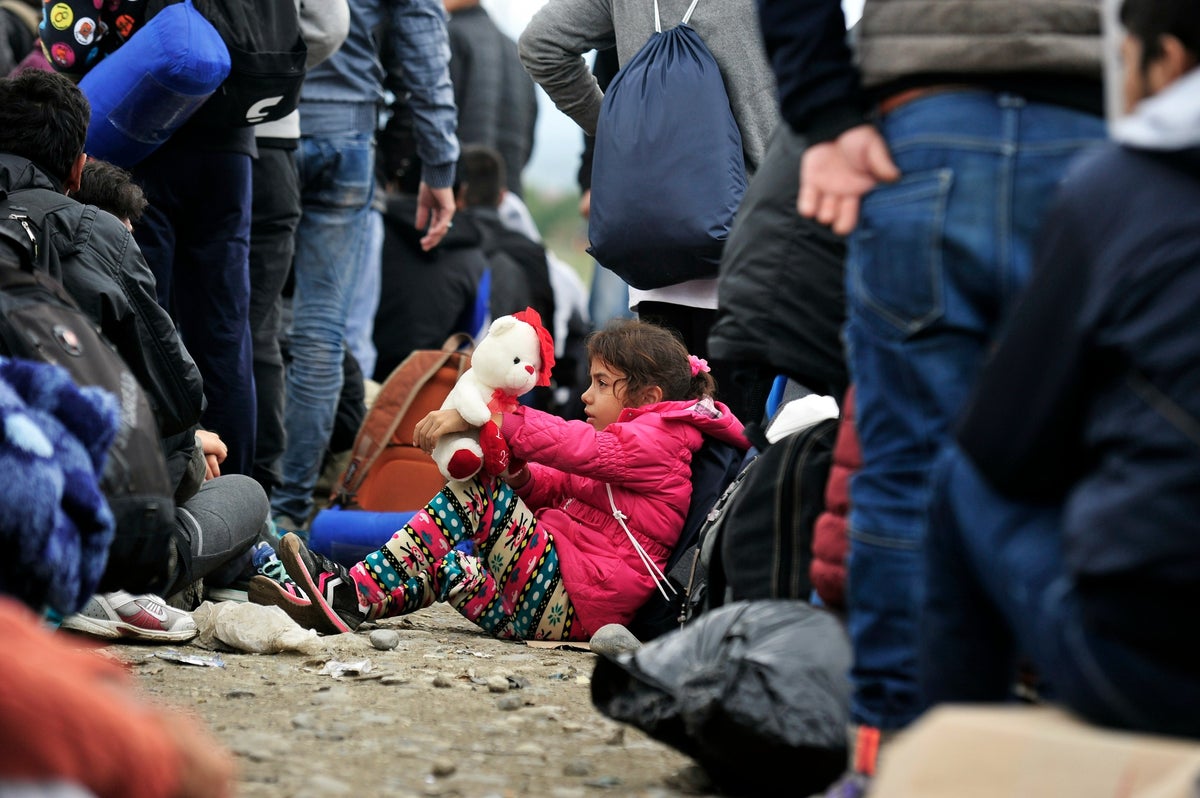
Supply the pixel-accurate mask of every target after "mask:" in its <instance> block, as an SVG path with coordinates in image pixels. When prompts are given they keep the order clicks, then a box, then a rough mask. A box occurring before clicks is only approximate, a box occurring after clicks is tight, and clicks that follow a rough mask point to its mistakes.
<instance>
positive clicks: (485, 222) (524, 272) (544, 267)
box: [460, 207, 554, 323]
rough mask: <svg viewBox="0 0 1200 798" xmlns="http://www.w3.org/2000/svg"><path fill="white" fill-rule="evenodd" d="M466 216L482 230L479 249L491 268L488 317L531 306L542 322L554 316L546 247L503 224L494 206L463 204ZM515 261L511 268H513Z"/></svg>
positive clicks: (549, 320)
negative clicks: (490, 314)
mask: <svg viewBox="0 0 1200 798" xmlns="http://www.w3.org/2000/svg"><path fill="white" fill-rule="evenodd" d="M460 215H461V216H468V217H470V218H471V220H472V221H474V222H475V224H476V225H478V226H479V230H480V232H481V233H482V234H483V241H482V242H481V244H480V246H482V247H483V253H484V254H485V255H487V259H488V264H489V265H490V266H491V268H492V297H491V303H490V306H491V310H492V318H498V317H500V316H506V315H508V314H510V313H517V312H519V311H522V310H524V309H525V308H526V307H527V306H528V307H532V308H533V309H534V310H536V311H537V312H538V315H540V316H541V317H542V319H543V320H544V321H545V322H546V323H550V322H551V321H552V320H553V319H554V286H553V285H551V283H550V266H549V264H548V263H546V248H545V247H543V246H542V245H541V244H539V243H538V242H536V241H533V240H531V239H530V238H529V237H527V236H525V235H524V234H522V233H518V232H517V231H515V230H510V229H509V228H508V227H505V225H504V222H502V221H500V214H499V213H498V212H497V211H496V210H495V209H494V208H478V207H477V208H467V210H466V212H465V213H463V214H460ZM514 264H515V268H514Z"/></svg>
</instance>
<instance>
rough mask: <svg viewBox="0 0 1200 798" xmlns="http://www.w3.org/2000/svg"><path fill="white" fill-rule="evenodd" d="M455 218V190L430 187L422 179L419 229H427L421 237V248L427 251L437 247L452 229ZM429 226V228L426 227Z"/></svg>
mask: <svg viewBox="0 0 1200 798" xmlns="http://www.w3.org/2000/svg"><path fill="white" fill-rule="evenodd" d="M453 218H454V191H453V190H452V189H450V188H449V187H447V188H430V187H429V186H427V185H425V182H424V181H421V187H420V188H419V189H418V190H417V220H416V226H417V229H418V230H425V235H424V236H422V237H421V249H422V250H424V251H425V252H428V251H429V250H431V249H433V248H434V247H436V246H437V245H438V244H439V243H440V242H441V240H442V237H443V236H445V235H446V231H447V230H449V229H450V220H451V219H453ZM427 226H428V229H426V227H427Z"/></svg>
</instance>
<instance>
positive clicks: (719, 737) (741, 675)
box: [592, 599, 851, 795]
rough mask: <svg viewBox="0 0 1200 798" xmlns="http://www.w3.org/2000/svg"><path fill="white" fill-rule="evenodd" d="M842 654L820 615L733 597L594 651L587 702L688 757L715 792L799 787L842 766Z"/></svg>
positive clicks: (786, 603)
mask: <svg viewBox="0 0 1200 798" xmlns="http://www.w3.org/2000/svg"><path fill="white" fill-rule="evenodd" d="M850 659H851V653H850V642H849V640H848V639H847V637H846V633H845V631H844V630H843V628H842V626H841V624H840V622H839V621H838V620H837V619H836V618H834V617H833V616H832V615H830V614H829V613H827V612H825V611H823V610H819V609H815V608H813V607H812V606H810V605H808V604H806V603H804V602H801V601H790V600H782V599H781V600H764V601H752V602H737V603H733V604H729V605H726V606H724V607H720V608H718V609H716V610H713V611H712V612H710V613H707V614H705V615H703V616H701V617H700V618H699V619H697V620H696V621H695V622H694V623H692V624H690V625H688V626H685V627H684V628H682V629H680V630H678V631H675V632H671V633H669V634H667V635H664V636H663V637H660V638H658V639H657V640H655V641H653V642H651V643H647V644H646V645H644V646H642V647H641V648H640V649H638V650H637V651H635V652H633V653H629V654H622V655H620V656H618V657H616V658H613V659H608V658H605V657H601V658H600V659H599V660H598V661H597V663H596V670H595V673H594V674H593V675H592V702H593V703H594V704H595V705H596V708H597V709H599V710H600V711H601V712H602V713H604V714H605V715H607V716H608V717H610V718H613V719H614V720H619V721H622V722H624V723H628V724H631V725H633V726H636V727H637V728H639V729H641V730H642V731H644V732H646V733H647V734H649V735H650V736H651V737H653V738H655V739H656V740H660V741H661V742H664V743H667V744H668V745H671V746H673V747H674V748H677V749H678V750H680V751H682V752H683V753H685V754H687V755H688V756H690V757H692V758H693V759H695V760H696V761H697V762H698V763H699V764H700V765H701V767H703V768H704V770H705V771H706V772H707V773H708V776H709V778H711V779H712V781H713V783H714V784H715V785H716V786H717V787H718V788H719V789H720V790H721V791H722V792H725V793H729V794H741V795H765V794H779V795H808V794H810V793H813V792H819V791H821V790H823V789H824V788H825V787H827V786H828V785H829V784H830V783H832V782H833V780H834V779H836V778H837V777H838V776H839V775H840V774H841V773H842V771H843V770H844V769H845V766H846V755H847V751H846V727H847V724H848V722H849V702H850V684H849V680H848V678H847V673H848V671H849V669H850Z"/></svg>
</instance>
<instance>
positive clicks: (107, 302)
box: [0, 70, 268, 639]
mask: <svg viewBox="0 0 1200 798" xmlns="http://www.w3.org/2000/svg"><path fill="white" fill-rule="evenodd" d="M90 115H91V112H90V108H89V106H88V102H87V99H86V98H85V97H84V95H83V93H82V92H81V91H80V90H79V88H78V87H77V86H76V85H75V84H73V83H71V81H69V80H68V79H66V78H64V77H62V76H61V75H57V74H55V73H52V72H42V71H37V70H27V71H25V72H21V73H19V74H18V75H16V76H14V77H12V78H8V79H4V80H0V189H3V190H4V191H5V192H6V194H7V201H8V202H10V203H14V204H16V203H18V202H19V204H20V206H21V208H22V213H23V214H25V215H26V216H27V217H28V219H29V224H30V226H31V227H32V228H33V229H35V230H37V231H39V233H40V241H41V244H40V245H41V246H43V247H46V248H48V249H50V250H51V253H49V254H50V255H52V257H46V258H44V260H45V262H46V263H48V264H49V269H50V270H51V275H50V276H51V277H54V278H57V279H59V280H61V282H62V283H63V285H64V287H65V288H66V289H67V292H68V293H69V294H71V296H72V297H73V298H74V299H75V301H76V302H77V303H78V304H79V306H80V308H81V309H82V310H83V312H84V313H85V314H87V315H88V317H89V318H90V319H91V320H92V321H93V322H94V323H95V324H96V325H97V326H98V327H99V328H100V329H101V331H102V332H103V333H104V335H105V337H106V338H107V339H108V340H109V341H110V342H111V343H112V344H113V345H114V347H115V348H116V350H117V352H118V353H119V354H120V355H121V357H122V359H123V360H124V361H125V362H126V364H127V365H128V366H129V368H130V371H131V372H132V373H133V375H134V376H135V377H136V378H137V380H138V382H139V384H140V385H141V387H142V388H143V389H144V390H145V392H146V396H147V399H148V400H149V401H150V404H151V409H152V410H153V411H154V416H155V420H156V421H157V426H158V434H159V437H160V438H162V439H163V441H164V451H166V452H168V453H171V454H175V453H178V455H179V456H176V457H169V458H168V459H169V475H170V476H171V478H172V479H173V483H172V484H175V485H176V486H177V495H176V498H177V499H178V501H179V503H180V504H181V506H179V507H177V508H176V523H175V525H174V528H173V529H170V530H164V535H165V534H170V535H171V538H172V540H170V541H169V542H168V543H167V545H166V546H165V550H166V552H167V555H166V557H165V559H164V561H163V562H162V568H161V572H160V573H159V574H157V575H151V576H148V578H147V580H146V581H147V583H149V584H153V585H155V587H154V588H153V589H155V590H156V592H158V593H160V594H161V595H165V596H170V595H171V594H172V593H174V592H177V591H179V590H181V589H182V588H183V587H185V586H187V585H189V584H191V583H193V582H195V580H196V579H198V578H199V577H200V576H203V575H205V574H207V573H210V572H212V571H213V570H214V569H216V568H219V567H220V566H222V565H225V564H226V563H228V562H229V561H230V559H231V558H234V557H236V556H237V555H239V554H241V553H242V552H244V551H246V550H247V549H248V548H249V546H250V545H251V543H252V542H253V539H254V537H255V535H257V534H258V532H259V530H260V529H261V527H262V525H263V523H264V522H265V520H266V517H267V512H268V509H267V505H266V500H265V496H263V494H262V489H261V488H259V487H258V485H257V483H253V482H252V481H248V480H247V481H245V482H243V481H242V480H241V479H239V480H234V481H224V482H221V483H220V487H219V488H217V489H204V490H202V489H201V488H200V485H201V483H202V482H203V481H204V477H205V476H206V475H207V474H209V473H213V475H214V476H215V475H216V473H219V471H217V472H212V469H213V468H214V467H215V468H219V462H218V460H219V458H220V456H221V455H220V452H221V448H222V445H221V444H220V442H219V440H217V441H212V440H210V441H209V443H208V444H207V446H208V448H209V449H210V450H211V451H210V452H204V451H203V448H204V446H205V444H204V443H203V441H202V442H201V444H200V446H197V443H196V434H195V433H196V424H197V422H198V420H199V417H200V409H201V407H202V406H203V402H204V386H203V381H202V380H201V378H200V374H199V372H198V370H197V369H196V366H195V363H194V362H193V361H192V359H191V356H190V355H189V354H188V351H187V349H186V348H185V347H184V345H183V343H182V341H180V339H179V336H178V335H177V333H176V332H175V325H174V323H173V321H172V320H171V317H170V316H169V315H168V314H167V313H166V311H164V310H163V309H162V308H161V307H160V306H159V305H158V302H157V301H156V300H155V291H154V276H153V274H152V273H151V272H150V269H149V267H148V266H147V265H146V262H145V260H144V259H143V258H142V256H141V253H140V251H139V250H138V247H137V245H136V243H135V242H134V241H133V239H132V237H131V235H130V232H129V229H128V226H126V225H125V224H124V223H122V222H121V221H120V220H119V219H117V218H115V217H114V216H113V215H112V214H110V213H107V212H104V211H101V210H99V209H97V208H96V207H94V206H90V205H85V204H82V203H80V202H78V201H76V200H75V199H73V198H70V197H69V195H71V194H74V193H76V192H78V191H80V190H81V189H83V190H84V191H85V197H86V189H84V187H83V186H82V182H83V177H84V166H85V162H86V158H85V156H84V153H83V146H84V141H85V140H86V137H87V127H88V121H89V119H90ZM89 174H90V175H91V176H92V177H93V179H94V178H95V177H97V176H99V177H100V178H101V180H100V181H99V182H102V183H103V182H104V178H105V177H106V176H111V175H110V173H108V172H103V171H100V172H97V171H96V170H95V169H94V168H93V170H92V171H91V172H90V173H89ZM117 177H118V180H117V181H116V182H117V183H118V184H120V185H122V186H123V187H122V188H121V189H120V190H119V191H117V192H116V194H115V195H114V194H113V193H112V192H110V191H108V189H104V190H102V191H101V192H100V194H99V195H98V196H100V197H105V196H107V197H113V196H117V197H122V196H123V197H125V198H127V199H128V198H130V197H132V198H133V200H132V202H133V204H132V205H128V204H127V205H125V206H122V205H120V204H118V205H117V206H115V207H116V209H117V210H118V212H122V210H124V211H126V212H128V211H133V212H136V211H137V210H138V209H140V208H142V207H144V205H140V204H139V201H138V200H137V199H136V195H135V194H131V191H133V192H136V186H132V187H131V184H129V182H128V175H124V176H121V175H117ZM64 194H66V195H68V197H64V196H63V195H64ZM106 201H107V200H106ZM129 221H130V223H131V222H132V219H130V220H129ZM43 251H44V250H43ZM37 265H39V266H41V265H43V264H41V263H39V264H37ZM202 437H203V436H202ZM193 450H199V453H198V454H194V453H193ZM205 454H207V455H209V456H208V457H205V456H203V455H205ZM210 457H211V459H210ZM185 478H186V480H185ZM214 484H216V481H214ZM218 497H219V498H218ZM184 504H186V507H185V506H182V505H184ZM117 534H118V536H119V535H120V534H121V530H120V528H118V530H117ZM236 567H239V568H240V564H239V566H236ZM104 587H105V588H108V587H113V588H119V587H121V585H104ZM139 602H140V603H139ZM92 604H95V602H93V603H92ZM147 605H149V606H150V607H151V608H152V611H150V612H142V611H141V610H144V609H146V607H147ZM122 609H123V610H124V612H122V611H121V610H122ZM84 613H85V614H89V613H90V615H91V617H92V618H93V619H94V620H96V621H97V622H98V623H100V624H102V625H103V626H104V628H105V632H106V633H107V634H106V636H108V637H115V636H117V635H118V634H119V633H120V632H121V631H125V632H130V633H136V634H141V633H142V632H148V633H151V634H166V635H180V636H183V637H185V638H186V637H190V636H192V635H193V634H194V632H193V631H192V630H190V629H188V628H186V627H187V626H189V625H190V619H185V618H184V617H181V616H180V615H177V614H174V613H170V612H168V611H167V609H166V608H165V606H164V605H162V604H161V601H160V600H159V599H156V598H153V597H151V598H149V599H147V598H142V597H137V598H136V599H135V600H134V601H132V602H129V601H125V600H124V597H122V599H121V604H120V606H119V607H114V606H111V605H110V606H92V605H91V604H89V606H88V607H85V609H84ZM153 616H157V617H153ZM130 619H136V621H137V622H136V623H134V624H133V626H135V627H136V628H137V629H140V630H141V631H140V632H134V630H133V629H130V628H127V627H128V626H129V624H130ZM151 621H153V622H151ZM143 623H145V624H148V625H147V626H143V625H141V624H143ZM166 639H177V638H176V637H168V638H166Z"/></svg>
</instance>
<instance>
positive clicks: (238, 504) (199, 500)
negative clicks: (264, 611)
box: [163, 474, 271, 596]
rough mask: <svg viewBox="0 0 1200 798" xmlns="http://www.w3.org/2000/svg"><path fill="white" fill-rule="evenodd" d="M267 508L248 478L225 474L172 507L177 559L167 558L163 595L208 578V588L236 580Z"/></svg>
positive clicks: (261, 493) (259, 489)
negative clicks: (170, 563)
mask: <svg viewBox="0 0 1200 798" xmlns="http://www.w3.org/2000/svg"><path fill="white" fill-rule="evenodd" d="M270 509H271V507H270V503H269V502H268V501H267V494H266V493H265V492H264V491H263V489H262V486H261V485H259V484H258V482H256V481H254V480H253V479H251V478H250V477H246V476H242V475H241V474H228V475H226V476H221V477H217V478H216V479H210V480H209V481H208V482H205V483H204V484H203V485H201V486H200V490H199V491H198V492H197V493H196V495H195V496H193V497H192V498H190V499H188V500H187V501H186V502H184V503H183V504H181V505H177V506H176V507H175V525H176V543H177V545H178V546H179V551H178V554H179V557H178V558H174V557H173V558H172V560H173V568H172V569H171V580H170V585H169V587H168V588H167V589H166V590H165V591H164V592H163V595H166V596H169V595H172V594H174V593H176V592H178V591H179V590H182V589H183V588H184V587H185V586H187V585H188V584H190V583H192V582H195V581H196V580H197V579H203V578H205V577H207V576H210V575H211V576H212V578H213V580H214V581H213V583H214V584H227V583H228V582H229V581H231V580H232V579H234V578H236V576H237V575H238V573H239V572H240V571H241V570H242V566H244V565H245V562H244V561H246V560H247V555H248V552H249V551H250V547H251V546H252V545H253V544H254V541H255V539H256V538H257V537H258V534H259V532H261V531H262V529H263V524H265V523H266V520H267V514H268V513H269V512H270ZM185 544H186V546H187V550H186V551H185V550H184V545H185ZM176 559H177V560H178V561H177V562H176V561H175V560H176Z"/></svg>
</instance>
